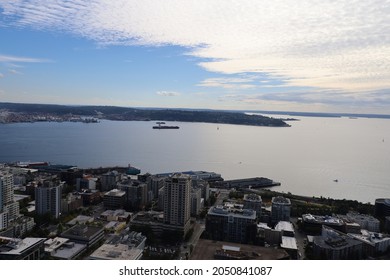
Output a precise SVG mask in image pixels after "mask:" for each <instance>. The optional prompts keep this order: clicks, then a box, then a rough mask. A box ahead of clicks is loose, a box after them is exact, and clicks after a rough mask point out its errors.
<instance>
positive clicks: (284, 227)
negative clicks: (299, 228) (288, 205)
mask: <svg viewBox="0 0 390 280" xmlns="http://www.w3.org/2000/svg"><path fill="white" fill-rule="evenodd" d="M275 229H276V230H278V231H291V232H294V226H293V224H292V223H290V222H286V221H279V222H278V223H277V224H276V226H275Z"/></svg>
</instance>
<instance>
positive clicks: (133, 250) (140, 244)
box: [89, 228, 146, 260]
mask: <svg viewBox="0 0 390 280" xmlns="http://www.w3.org/2000/svg"><path fill="white" fill-rule="evenodd" d="M145 242H146V237H145V236H144V235H142V234H141V233H139V232H134V231H129V228H127V229H125V231H124V232H123V233H122V234H120V235H112V236H110V238H109V239H108V240H107V242H106V244H103V245H102V246H100V247H99V248H98V249H97V250H96V251H95V252H93V253H92V254H91V256H90V257H89V259H92V260H139V259H141V258H142V253H143V250H144V248H145Z"/></svg>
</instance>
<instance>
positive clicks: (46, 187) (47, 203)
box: [35, 181, 63, 218]
mask: <svg viewBox="0 0 390 280" xmlns="http://www.w3.org/2000/svg"><path fill="white" fill-rule="evenodd" d="M62 186H63V183H53V182H50V181H46V182H44V183H43V184H42V185H39V186H37V187H36V189H35V209H36V212H37V214H38V215H44V214H46V213H50V215H51V216H53V217H55V218H58V217H59V216H60V214H61V191H62Z"/></svg>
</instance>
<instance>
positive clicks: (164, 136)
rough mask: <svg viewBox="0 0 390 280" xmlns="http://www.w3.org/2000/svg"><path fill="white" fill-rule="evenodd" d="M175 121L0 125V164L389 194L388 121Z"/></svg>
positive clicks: (309, 191) (370, 198)
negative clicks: (275, 124) (192, 174)
mask: <svg viewBox="0 0 390 280" xmlns="http://www.w3.org/2000/svg"><path fill="white" fill-rule="evenodd" d="M175 124H177V125H179V126H180V129H179V130H154V129H152V126H153V125H154V123H152V122H119V121H102V122H101V123H98V124H83V123H32V124H30V123H29V124H25V123H23V124H7V125H0V162H13V161H49V162H51V163H58V164H75V165H77V166H79V167H99V166H113V165H127V164H129V163H131V164H133V165H134V166H137V167H139V168H141V169H142V172H150V173H159V172H171V171H185V170H207V171H214V172H218V173H221V174H222V176H223V177H224V178H225V179H233V178H244V177H252V176H263V177H268V178H271V179H273V180H276V181H280V182H281V183H282V185H281V186H280V187H276V188H275V190H278V191H284V192H292V193H296V194H301V195H309V196H321V195H322V196H325V197H333V198H347V199H356V200H359V201H363V202H371V203H373V202H374V200H375V198H378V197H390V120H385V119H364V118H359V119H349V118H315V117H306V118H301V119H300V121H298V122H291V124H292V127H290V128H271V127H251V126H237V125H217V124H203V123H175ZM336 179H337V180H338V182H335V181H334V180H336Z"/></svg>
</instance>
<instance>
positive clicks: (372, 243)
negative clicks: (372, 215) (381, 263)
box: [348, 230, 390, 257]
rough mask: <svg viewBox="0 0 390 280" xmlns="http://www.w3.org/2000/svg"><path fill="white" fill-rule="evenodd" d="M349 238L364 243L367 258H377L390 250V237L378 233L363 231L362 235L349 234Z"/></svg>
mask: <svg viewBox="0 0 390 280" xmlns="http://www.w3.org/2000/svg"><path fill="white" fill-rule="evenodd" d="M348 235H349V236H351V237H352V238H355V239H356V240H359V241H361V242H363V251H364V255H365V256H369V257H376V256H380V255H383V254H384V253H386V252H388V250H389V249H390V237H389V236H388V235H383V234H381V233H377V232H370V231H368V230H362V231H361V234H354V233H349V234H348Z"/></svg>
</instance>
